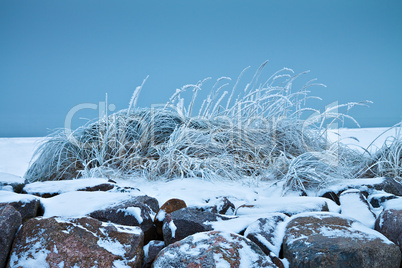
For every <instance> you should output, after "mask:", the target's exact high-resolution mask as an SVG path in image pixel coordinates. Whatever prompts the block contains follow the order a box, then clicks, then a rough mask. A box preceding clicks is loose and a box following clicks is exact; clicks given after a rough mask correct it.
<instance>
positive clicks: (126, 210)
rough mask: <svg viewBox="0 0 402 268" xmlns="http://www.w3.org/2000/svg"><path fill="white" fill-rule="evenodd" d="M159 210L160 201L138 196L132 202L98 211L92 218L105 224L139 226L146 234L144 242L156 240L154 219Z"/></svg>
mask: <svg viewBox="0 0 402 268" xmlns="http://www.w3.org/2000/svg"><path fill="white" fill-rule="evenodd" d="M158 209H159V204H158V200H156V199H155V198H153V197H149V196H137V197H133V198H132V199H131V200H128V201H125V202H123V203H119V204H117V205H113V206H110V207H108V208H105V209H101V210H96V211H93V212H91V213H90V214H89V216H90V217H92V218H95V219H98V220H100V221H104V222H109V221H110V222H113V223H117V224H121V225H127V226H139V227H140V228H141V229H142V231H143V232H144V241H145V243H148V242H149V241H151V240H153V239H155V238H156V229H155V226H154V223H153V218H154V216H155V214H156V212H157V211H158Z"/></svg>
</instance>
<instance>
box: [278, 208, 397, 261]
mask: <svg viewBox="0 0 402 268" xmlns="http://www.w3.org/2000/svg"><path fill="white" fill-rule="evenodd" d="M283 255H284V258H286V259H287V260H288V261H289V267H381V268H383V267H395V268H397V267H399V264H400V261H401V252H400V250H399V248H398V247H397V246H396V245H395V244H394V243H392V242H391V241H390V240H388V239H387V238H386V237H385V236H383V235H382V234H380V233H379V232H376V231H374V230H372V229H370V228H368V227H366V226H364V225H362V224H361V223H360V222H358V221H354V220H352V219H349V218H344V217H342V216H341V215H339V214H334V213H303V214H300V215H296V216H294V217H292V218H291V219H290V220H289V222H288V224H287V227H286V231H285V237H284V243H283Z"/></svg>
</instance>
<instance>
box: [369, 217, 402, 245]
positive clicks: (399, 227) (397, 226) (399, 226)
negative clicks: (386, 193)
mask: <svg viewBox="0 0 402 268" xmlns="http://www.w3.org/2000/svg"><path fill="white" fill-rule="evenodd" d="M375 229H376V230H377V231H379V232H380V233H382V234H383V235H385V236H386V237H387V238H388V239H389V240H391V241H392V242H394V243H395V244H396V245H398V246H399V249H400V250H401V251H402V210H397V209H387V210H384V211H383V212H382V213H381V214H380V215H379V216H378V218H377V220H376V222H375Z"/></svg>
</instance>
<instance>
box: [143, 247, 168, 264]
mask: <svg viewBox="0 0 402 268" xmlns="http://www.w3.org/2000/svg"><path fill="white" fill-rule="evenodd" d="M164 247H165V242H163V241H159V240H152V241H149V243H148V244H147V245H146V246H144V255H145V257H144V265H143V268H151V267H152V263H153V262H154V260H155V257H156V255H158V254H159V252H160V251H161V250H162V249H163V248H164Z"/></svg>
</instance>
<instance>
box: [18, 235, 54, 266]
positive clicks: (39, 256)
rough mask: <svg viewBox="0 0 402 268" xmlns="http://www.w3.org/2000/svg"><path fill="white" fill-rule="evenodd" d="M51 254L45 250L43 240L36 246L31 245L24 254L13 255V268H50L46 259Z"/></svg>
mask: <svg viewBox="0 0 402 268" xmlns="http://www.w3.org/2000/svg"><path fill="white" fill-rule="evenodd" d="M49 253H50V251H49V250H47V249H44V248H43V242H42V240H39V241H37V242H36V243H35V244H31V245H30V247H29V249H27V250H26V251H25V252H23V253H22V254H21V253H20V254H18V255H17V254H16V253H15V252H13V253H12V255H11V257H10V266H11V267H25V268H36V267H43V268H47V267H49V264H48V263H47V262H46V257H47V255H48V254H49Z"/></svg>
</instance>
